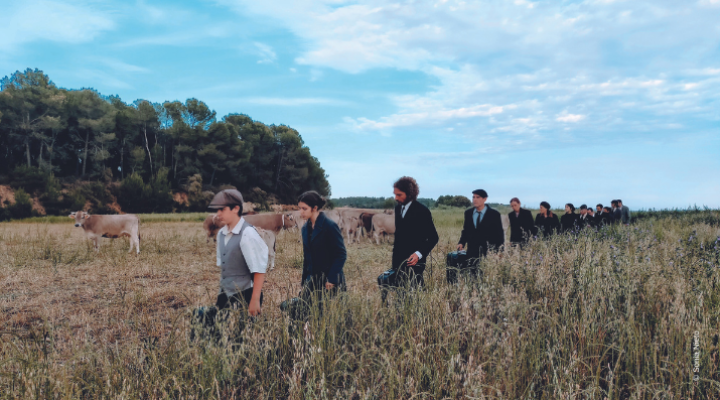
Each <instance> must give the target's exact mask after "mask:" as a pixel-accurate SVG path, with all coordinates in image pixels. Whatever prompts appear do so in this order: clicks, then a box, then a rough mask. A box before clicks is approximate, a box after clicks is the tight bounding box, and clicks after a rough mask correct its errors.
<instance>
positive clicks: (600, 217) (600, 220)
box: [594, 204, 606, 227]
mask: <svg viewBox="0 0 720 400" xmlns="http://www.w3.org/2000/svg"><path fill="white" fill-rule="evenodd" d="M595 209H596V210H597V212H596V213H595V217H594V219H595V226H596V227H599V226H601V225H603V224H604V221H605V218H606V217H605V210H604V207H603V205H602V204H598V205H597V206H596V208H595Z"/></svg>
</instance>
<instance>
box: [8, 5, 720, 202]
mask: <svg viewBox="0 0 720 400" xmlns="http://www.w3.org/2000/svg"><path fill="white" fill-rule="evenodd" d="M0 6H1V7H2V10H3V14H4V15H6V17H5V18H4V21H5V22H4V23H3V25H0V75H7V74H11V73H12V72H14V71H16V70H24V69H25V68H28V67H30V68H40V69H42V70H43V71H45V73H47V74H48V75H49V76H50V78H51V79H52V80H53V81H54V82H55V83H56V84H57V85H58V86H61V87H66V88H80V87H92V88H95V89H97V90H98V91H100V92H101V93H103V94H117V95H119V96H120V97H121V98H122V99H123V100H125V101H126V102H132V101H134V100H136V99H140V98H142V99H147V100H150V101H153V102H162V101H165V100H182V101H184V100H185V99H187V98H191V97H195V98H198V99H200V100H203V101H205V102H206V103H207V104H208V105H209V106H210V107H211V108H213V109H214V110H216V111H217V112H218V115H219V116H223V115H226V114H228V113H232V112H241V113H245V114H248V115H250V116H251V117H252V118H253V119H256V120H259V121H262V122H264V123H267V124H273V123H274V124H287V125H290V126H292V127H294V128H296V129H298V130H299V131H300V133H301V134H302V136H303V139H304V140H305V142H306V144H307V145H308V146H309V147H310V148H311V151H312V152H313V154H314V155H316V156H317V157H318V158H319V160H320V162H321V164H322V166H323V167H324V168H325V169H326V171H327V173H328V174H329V176H330V177H329V179H330V183H331V185H332V190H333V196H334V197H343V196H358V195H359V196H362V195H366V196H390V195H391V193H392V190H391V185H392V182H393V181H394V180H395V179H396V178H398V177H399V176H402V175H411V176H414V177H415V178H416V179H417V180H418V182H419V184H420V187H421V196H425V197H437V196H440V195H443V194H465V195H469V193H470V192H471V191H472V190H473V189H476V188H484V189H486V190H487V191H488V193H489V195H490V199H489V201H493V202H503V203H507V202H508V201H509V199H510V198H511V197H514V196H517V197H519V198H520V199H521V200H523V202H524V203H526V204H528V205H529V206H532V207H537V203H539V202H540V201H543V200H547V201H549V202H550V203H551V204H552V205H553V206H560V205H561V204H564V203H566V202H573V203H575V204H576V205H579V204H581V203H587V204H595V203H598V202H602V203H609V201H610V200H611V199H613V198H622V199H623V200H624V202H625V203H626V204H627V205H629V206H630V207H631V208H651V207H656V208H665V207H685V206H688V205H693V204H697V205H708V206H711V207H720V179H718V173H720V101H719V97H720V0H689V1H682V2H680V1H676V0H675V1H665V0H657V1H644V0H627V1H623V0H585V1H529V0H514V1H513V0H511V1H476V2H473V1H454V0H439V1H434V2H433V1H404V2H392V1H365V0H357V1H343V0H320V1H305V0H292V1H285V0H283V1H245V0H218V1H197V2H182V1H174V2H170V1H155V2H149V1H148V2H132V1H125V2H120V1H115V2H113V1H101V0H95V1H82V0H75V1H55V0H47V1H33V0H25V1H22V2H18V1H8V0H0Z"/></svg>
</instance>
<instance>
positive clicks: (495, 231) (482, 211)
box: [447, 189, 532, 283]
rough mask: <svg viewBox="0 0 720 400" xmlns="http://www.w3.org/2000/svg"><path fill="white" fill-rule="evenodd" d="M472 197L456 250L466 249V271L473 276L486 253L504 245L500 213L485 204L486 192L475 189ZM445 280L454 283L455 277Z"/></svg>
mask: <svg viewBox="0 0 720 400" xmlns="http://www.w3.org/2000/svg"><path fill="white" fill-rule="evenodd" d="M472 195H473V196H472V203H473V207H471V208H468V209H467V210H465V220H464V223H463V229H462V232H461V233H460V240H459V241H458V245H457V249H458V251H459V250H462V249H463V247H465V248H466V251H467V258H468V265H467V269H468V270H469V272H470V274H471V275H473V276H475V275H476V274H477V268H478V264H479V261H480V258H482V257H485V256H487V253H488V251H492V250H500V249H502V247H503V245H504V244H505V232H504V230H503V227H502V218H501V217H500V213H499V212H498V211H497V210H494V209H492V208H490V206H489V205H487V204H485V202H486V201H487V198H488V194H487V192H486V191H485V190H483V189H477V190H473V192H472ZM518 203H519V200H518ZM531 218H532V217H531ZM447 280H448V283H455V282H456V281H457V275H456V274H448V275H447Z"/></svg>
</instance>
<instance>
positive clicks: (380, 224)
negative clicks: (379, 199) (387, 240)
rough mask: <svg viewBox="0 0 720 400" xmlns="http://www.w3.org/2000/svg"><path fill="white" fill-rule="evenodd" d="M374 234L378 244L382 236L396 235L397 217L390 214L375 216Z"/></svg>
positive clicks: (373, 219) (373, 218)
mask: <svg viewBox="0 0 720 400" xmlns="http://www.w3.org/2000/svg"><path fill="white" fill-rule="evenodd" d="M372 232H373V236H374V237H375V241H376V242H377V244H380V235H382V236H383V237H385V235H394V234H395V216H394V215H389V214H375V215H373V217H372Z"/></svg>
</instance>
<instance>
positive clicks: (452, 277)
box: [445, 250, 468, 284]
mask: <svg viewBox="0 0 720 400" xmlns="http://www.w3.org/2000/svg"><path fill="white" fill-rule="evenodd" d="M467 267H468V256H467V252H466V251H465V250H460V251H453V252H451V253H448V255H447V258H446V260H445V279H447V282H448V283H451V284H452V283H455V282H457V276H458V272H460V271H461V270H463V269H465V268H467Z"/></svg>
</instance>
